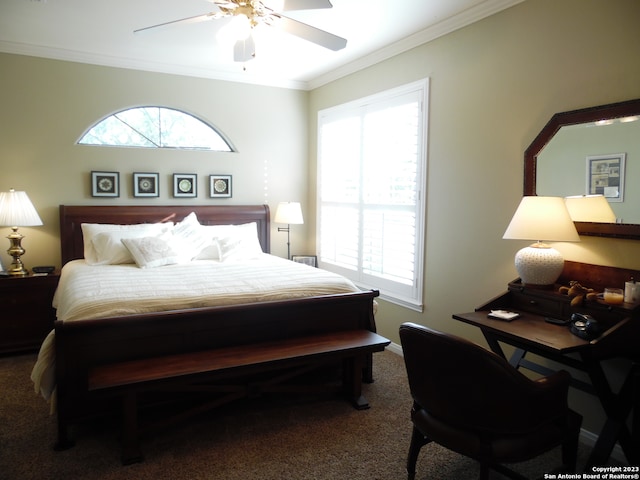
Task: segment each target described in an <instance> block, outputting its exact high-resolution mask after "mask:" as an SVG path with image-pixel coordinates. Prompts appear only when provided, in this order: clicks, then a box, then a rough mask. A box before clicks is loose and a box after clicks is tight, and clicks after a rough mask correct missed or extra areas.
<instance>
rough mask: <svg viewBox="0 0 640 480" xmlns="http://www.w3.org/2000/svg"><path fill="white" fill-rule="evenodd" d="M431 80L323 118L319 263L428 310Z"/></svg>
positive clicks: (320, 122)
mask: <svg viewBox="0 0 640 480" xmlns="http://www.w3.org/2000/svg"><path fill="white" fill-rule="evenodd" d="M427 95H428V81H427V80H424V81H420V82H416V83H412V84H410V85H406V86H404V87H400V88H397V89H394V90H391V91H387V92H384V93H381V94H377V95H375V96H371V97H367V98H364V99H361V100H358V101H355V102H351V103H349V104H346V105H341V106H338V107H334V108H331V109H328V110H323V111H321V112H319V118H318V137H319V138H318V181H319V187H318V197H319V198H318V242H317V243H318V258H319V263H320V266H321V267H322V268H325V269H327V270H332V271H336V272H338V273H341V274H343V275H345V276H347V277H348V278H350V279H352V280H353V281H354V282H356V283H357V284H358V285H360V286H361V287H366V288H377V289H379V290H380V292H381V295H382V296H383V297H384V298H388V299H389V300H391V301H395V302H397V303H400V304H403V305H406V306H410V307H413V308H418V309H420V308H422V265H423V251H424V228H423V223H424V198H425V195H424V188H425V181H426V180H425V173H426V131H427V128H426V125H427V120H426V119H427V112H426V109H427Z"/></svg>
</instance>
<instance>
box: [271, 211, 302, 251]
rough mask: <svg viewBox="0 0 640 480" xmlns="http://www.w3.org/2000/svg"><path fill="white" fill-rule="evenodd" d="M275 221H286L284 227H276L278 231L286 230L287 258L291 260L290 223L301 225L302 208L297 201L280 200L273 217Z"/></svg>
mask: <svg viewBox="0 0 640 480" xmlns="http://www.w3.org/2000/svg"><path fill="white" fill-rule="evenodd" d="M273 221H274V222H275V223H286V224H287V226H286V227H278V231H279V232H287V258H288V259H289V260H291V237H290V235H291V225H292V224H295V225H301V224H303V223H304V220H303V219H302V208H301V207H300V203H299V202H280V203H279V204H278V208H277V209H276V216H275V218H274V219H273Z"/></svg>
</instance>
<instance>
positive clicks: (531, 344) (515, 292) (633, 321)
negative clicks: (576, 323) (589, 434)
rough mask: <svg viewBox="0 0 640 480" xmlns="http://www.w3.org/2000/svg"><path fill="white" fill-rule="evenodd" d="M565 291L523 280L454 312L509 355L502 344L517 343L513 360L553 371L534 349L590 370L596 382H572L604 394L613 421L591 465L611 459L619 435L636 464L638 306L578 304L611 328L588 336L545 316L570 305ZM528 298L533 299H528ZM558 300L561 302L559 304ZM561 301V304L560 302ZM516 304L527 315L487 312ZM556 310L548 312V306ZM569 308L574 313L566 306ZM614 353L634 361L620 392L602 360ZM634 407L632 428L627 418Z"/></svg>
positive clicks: (639, 447) (639, 435) (639, 451)
mask: <svg viewBox="0 0 640 480" xmlns="http://www.w3.org/2000/svg"><path fill="white" fill-rule="evenodd" d="M561 297H563V296H561V295H559V294H556V293H555V292H554V291H552V290H548V291H542V292H541V291H539V290H537V291H528V289H525V288H523V287H521V286H519V284H518V282H512V283H511V284H510V285H509V291H507V292H506V293H504V294H503V295H500V296H498V297H496V298H494V299H492V300H490V301H489V302H487V303H486V304H485V305H482V306H481V307H478V308H477V309H476V311H475V312H469V313H460V314H455V315H453V318H454V319H456V320H459V321H462V322H465V323H468V324H470V325H475V326H476V327H479V328H480V329H481V330H482V333H483V335H484V337H485V339H486V340H487V343H488V344H489V347H490V348H491V350H493V351H494V352H495V353H497V354H498V355H500V356H502V357H503V358H506V356H505V354H504V351H503V349H502V346H501V344H502V343H504V344H508V345H511V346H513V347H515V351H514V353H513V355H512V356H511V358H509V359H508V361H509V363H510V364H511V365H513V366H514V367H515V368H527V369H529V370H532V371H535V372H537V373H540V374H543V375H548V374H549V373H551V372H552V371H553V370H552V369H550V368H548V367H545V366H543V365H539V364H536V363H535V362H533V361H531V360H529V359H527V358H525V356H526V355H527V353H533V354H536V355H539V356H541V357H544V358H548V359H550V360H553V361H555V362H557V363H560V364H562V365H566V366H569V367H572V368H575V369H577V370H580V371H583V372H585V373H586V374H587V375H588V376H589V380H590V383H587V382H582V381H579V380H577V379H574V380H573V381H572V386H574V387H576V388H578V389H580V390H583V391H586V392H588V393H591V394H593V395H595V396H597V397H598V399H599V401H600V403H601V405H602V407H603V409H604V411H605V413H606V415H607V421H606V422H605V425H604V427H603V429H602V431H601V432H600V434H599V436H598V439H597V441H596V444H595V446H594V448H593V451H592V452H591V455H590V457H589V460H588V462H587V467H589V466H595V465H605V464H606V463H607V461H608V459H609V457H610V455H611V452H612V450H613V447H614V446H615V443H616V441H617V442H619V443H620V446H621V447H622V450H623V452H624V454H625V456H626V458H627V460H628V462H629V464H630V465H639V464H640V418H638V417H639V416H640V348H638V345H639V344H640V317H639V315H638V308H637V307H630V306H625V307H621V308H617V309H615V308H610V307H606V306H600V305H586V306H584V307H580V308H578V309H575V310H576V311H581V312H584V313H590V314H591V315H593V317H594V318H596V319H597V320H601V323H602V324H604V327H605V331H604V332H603V333H602V334H601V335H600V336H599V337H598V338H596V339H595V340H591V341H588V340H583V339H581V338H579V337H577V336H575V335H573V334H572V333H571V332H570V330H569V327H568V326H559V325H553V324H550V323H548V322H546V321H545V316H546V315H549V316H554V317H557V316H559V315H558V312H559V311H563V310H566V309H565V305H564V303H568V302H567V301H566V299H563V298H561ZM527 300H528V301H527ZM554 301H555V302H556V304H554ZM558 303H559V304H558ZM496 309H503V310H513V311H517V312H519V313H521V314H522V316H521V317H520V318H518V319H516V320H513V321H512V322H505V321H502V320H494V319H491V318H488V317H487V314H488V312H489V311H490V310H496ZM549 310H551V312H552V313H548V314H546V315H545V312H546V311H549ZM565 313H569V310H566V312H565ZM610 358H625V359H628V360H629V363H630V367H629V370H628V372H627V376H626V379H625V381H624V384H623V386H622V387H621V388H620V390H619V391H618V392H617V393H615V392H613V391H612V388H611V386H610V384H609V381H608V379H607V375H606V373H605V371H604V370H603V368H602V361H603V360H606V359H610ZM632 412H633V424H632V427H631V429H629V428H628V427H627V419H628V418H629V416H630V414H631V413H632Z"/></svg>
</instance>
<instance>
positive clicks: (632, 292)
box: [624, 278, 640, 304]
mask: <svg viewBox="0 0 640 480" xmlns="http://www.w3.org/2000/svg"><path fill="white" fill-rule="evenodd" d="M624 301H625V303H631V304H636V303H638V302H640V283H636V281H635V280H634V279H633V278H632V279H631V280H629V281H628V282H624Z"/></svg>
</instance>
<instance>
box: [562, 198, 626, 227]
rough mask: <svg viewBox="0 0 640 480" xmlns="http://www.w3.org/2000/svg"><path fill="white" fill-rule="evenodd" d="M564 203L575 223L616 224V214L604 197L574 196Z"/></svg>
mask: <svg viewBox="0 0 640 480" xmlns="http://www.w3.org/2000/svg"><path fill="white" fill-rule="evenodd" d="M564 201H565V203H566V205H567V210H569V215H570V216H571V219H572V220H573V221H574V222H597V223H616V214H615V213H613V210H612V209H611V205H609V201H608V200H607V199H606V198H605V197H604V196H603V195H574V196H571V197H565V199H564Z"/></svg>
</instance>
